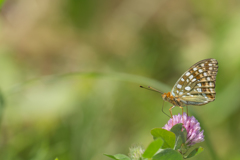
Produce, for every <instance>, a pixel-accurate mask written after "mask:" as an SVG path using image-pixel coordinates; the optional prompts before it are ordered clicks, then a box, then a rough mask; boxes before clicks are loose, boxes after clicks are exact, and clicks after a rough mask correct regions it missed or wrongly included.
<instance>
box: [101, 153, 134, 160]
mask: <svg viewBox="0 0 240 160" xmlns="http://www.w3.org/2000/svg"><path fill="white" fill-rule="evenodd" d="M104 155H105V156H107V157H109V158H112V159H115V160H131V159H130V158H129V157H128V156H126V155H124V154H115V155H109V154H104Z"/></svg>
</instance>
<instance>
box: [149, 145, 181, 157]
mask: <svg viewBox="0 0 240 160" xmlns="http://www.w3.org/2000/svg"><path fill="white" fill-rule="evenodd" d="M152 160H183V157H182V155H181V154H180V153H179V152H178V151H175V150H173V149H170V148H168V149H163V150H161V151H160V152H159V153H158V154H156V155H155V156H153V158H152Z"/></svg>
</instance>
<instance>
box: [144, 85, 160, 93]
mask: <svg viewBox="0 0 240 160" xmlns="http://www.w3.org/2000/svg"><path fill="white" fill-rule="evenodd" d="M140 87H141V88H144V89H148V90H150V91H155V92H158V93H161V94H163V92H161V91H159V90H157V89H154V88H152V87H150V86H148V88H147V87H143V86H140Z"/></svg>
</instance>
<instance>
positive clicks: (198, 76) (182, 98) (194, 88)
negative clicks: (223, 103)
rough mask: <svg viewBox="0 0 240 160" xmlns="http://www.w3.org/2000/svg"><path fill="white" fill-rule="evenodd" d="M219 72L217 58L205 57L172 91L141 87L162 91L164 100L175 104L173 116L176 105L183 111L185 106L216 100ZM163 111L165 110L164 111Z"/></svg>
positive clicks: (187, 72) (178, 81) (186, 73)
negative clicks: (216, 83)
mask: <svg viewBox="0 0 240 160" xmlns="http://www.w3.org/2000/svg"><path fill="white" fill-rule="evenodd" d="M217 72H218V62H217V60H216V59H213V58H210V59H204V60H201V61H199V62H197V63H195V64H194V65H192V66H191V67H190V68H189V69H188V70H187V71H186V72H185V73H183V75H182V76H181V77H180V78H179V79H178V80H177V82H176V83H175V85H174V86H173V88H172V90H171V92H168V93H163V92H161V91H158V90H156V89H154V88H152V87H150V86H149V87H148V88H145V87H143V86H140V87H141V88H145V89H150V90H154V91H157V92H160V93H161V94H162V98H163V100H164V101H167V102H170V103H172V104H173V106H172V107H171V108H170V109H169V111H170V114H171V118H172V109H173V108H174V107H175V106H178V107H180V108H181V109H182V113H183V107H184V106H186V107H188V106H189V105H194V106H201V105H205V104H207V103H209V102H212V101H214V100H215V95H216V92H215V82H216V75H217ZM187 109H188V108H187ZM162 111H163V108H162ZM187 112H188V111H187ZM163 113H165V112H164V111H163ZM165 114H166V113H165ZM166 115H167V114H166Z"/></svg>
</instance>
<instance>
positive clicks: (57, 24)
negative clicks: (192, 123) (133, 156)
mask: <svg viewBox="0 0 240 160" xmlns="http://www.w3.org/2000/svg"><path fill="white" fill-rule="evenodd" d="M0 4H1V13H0V88H1V98H0V102H1V103H0V104H1V105H0V116H1V117H0V118H1V121H0V122H1V130H0V159H1V160H13V159H14V160H53V159H55V158H56V157H58V158H59V160H99V159H103V160H105V159H106V160H107V159H109V158H108V157H105V156H104V155H103V154H104V153H107V154H117V153H124V154H128V151H129V147H130V146H132V145H136V144H140V145H142V146H143V147H147V145H148V144H149V143H150V142H151V141H152V136H151V134H150V130H151V129H152V128H155V127H162V126H163V125H164V124H165V123H166V122H167V121H168V120H169V118H168V117H167V116H166V115H164V114H163V113H162V112H161V107H162V103H163V101H162V99H161V95H160V94H158V93H155V92H151V91H148V90H144V89H140V88H139V85H144V86H148V85H150V86H152V87H154V88H157V89H159V90H161V91H163V92H168V91H170V90H171V88H172V86H173V85H174V84H175V82H176V81H177V79H178V78H179V77H180V76H181V75H182V74H183V73H184V72H185V71H186V70H187V69H188V68H189V67H190V66H191V65H193V64H194V63H196V62H197V61H199V60H202V59H206V58H215V59H217V60H218V62H219V72H218V75H217V82H216V92H217V94H216V100H215V101H214V102H211V103H209V104H207V105H205V106H196V107H194V106H192V107H189V109H190V110H189V114H190V115H194V116H195V117H197V118H198V120H199V121H200V122H201V127H202V128H203V129H204V131H205V137H206V140H205V141H204V142H203V143H201V144H200V145H201V146H203V147H204V148H205V151H204V152H203V153H201V154H200V155H198V156H196V157H194V158H192V159H195V160H202V159H214V160H218V159H222V160H225V159H231V160H238V159H240V152H239V150H240V147H239V142H240V137H239V134H240V125H239V122H240V116H239V114H240V98H239V96H240V2H239V1H237V0H222V1H221V2H220V1H217V0H202V1H190V0H181V1H179V0H168V1H167V0H101V1H96V0H51V1H49V0H24V1H21V0H6V1H3V0H2V1H1V2H0ZM170 106H171V104H169V103H165V105H164V109H165V111H166V112H168V108H169V107H170ZM180 112H181V109H179V108H174V109H173V113H174V114H177V113H180Z"/></svg>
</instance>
